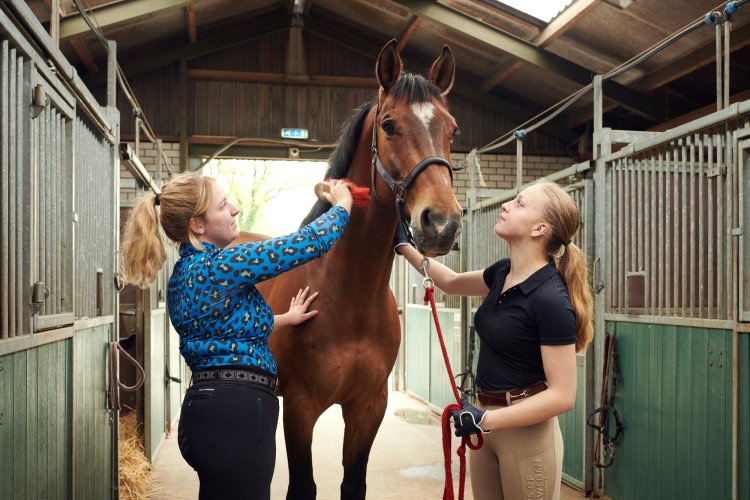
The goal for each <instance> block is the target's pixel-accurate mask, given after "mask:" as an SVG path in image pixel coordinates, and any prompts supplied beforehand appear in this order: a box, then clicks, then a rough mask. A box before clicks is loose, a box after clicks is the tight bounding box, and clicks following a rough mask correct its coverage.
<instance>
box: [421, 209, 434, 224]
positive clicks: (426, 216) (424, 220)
mask: <svg viewBox="0 0 750 500" xmlns="http://www.w3.org/2000/svg"><path fill="white" fill-rule="evenodd" d="M431 214H432V210H430V209H429V208H425V209H424V210H422V214H421V215H420V216H419V222H420V223H421V224H422V227H423V228H428V227H429V228H432V220H430V215H431Z"/></svg>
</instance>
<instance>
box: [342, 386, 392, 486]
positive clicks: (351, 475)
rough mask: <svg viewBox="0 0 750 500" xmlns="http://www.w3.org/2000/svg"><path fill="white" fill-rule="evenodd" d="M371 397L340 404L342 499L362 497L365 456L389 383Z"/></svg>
mask: <svg viewBox="0 0 750 500" xmlns="http://www.w3.org/2000/svg"><path fill="white" fill-rule="evenodd" d="M387 384H388V383H387V382H385V383H383V386H382V388H381V390H380V391H379V392H378V393H377V394H375V396H374V397H373V398H372V399H370V400H366V399H362V400H360V401H357V402H354V403H351V404H347V405H346V406H342V410H343V416H344V423H345V430H344V453H343V456H344V460H343V462H344V480H343V481H342V483H341V498H342V500H364V498H365V493H366V490H367V483H366V478H367V460H368V459H369V457H370V449H371V448H372V443H373V441H375V435H376V434H377V432H378V428H379V427H380V423H381V422H382V421H383V416H384V415H385V407H386V405H387V404H388V386H387Z"/></svg>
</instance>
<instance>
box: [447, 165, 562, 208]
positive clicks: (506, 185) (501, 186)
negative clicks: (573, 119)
mask: <svg viewBox="0 0 750 500" xmlns="http://www.w3.org/2000/svg"><path fill="white" fill-rule="evenodd" d="M466 156H467V155H466V154H465V153H452V154H451V159H452V161H453V163H454V164H461V163H464V161H465V159H466ZM573 163H575V162H574V161H573V160H571V159H570V158H567V157H554V156H524V157H523V182H524V183H526V182H531V181H533V180H534V179H538V178H540V177H544V176H546V175H549V174H551V173H553V172H557V171H558V170H562V169H564V168H567V167H569V166H571V165H573ZM479 167H480V169H481V172H482V178H483V179H484V183H485V184H486V186H485V187H483V186H479V184H478V181H477V185H476V187H477V188H479V189H497V190H501V191H502V190H505V189H512V188H514V187H515V186H516V156H515V155H507V154H500V155H498V154H483V155H479ZM453 185H454V186H455V188H456V197H457V198H458V201H459V203H461V205H464V206H465V205H466V203H467V201H468V199H467V197H466V193H467V191H468V190H469V185H470V180H469V169H468V168H467V169H465V170H464V171H462V172H457V173H456V174H455V176H454V182H453Z"/></svg>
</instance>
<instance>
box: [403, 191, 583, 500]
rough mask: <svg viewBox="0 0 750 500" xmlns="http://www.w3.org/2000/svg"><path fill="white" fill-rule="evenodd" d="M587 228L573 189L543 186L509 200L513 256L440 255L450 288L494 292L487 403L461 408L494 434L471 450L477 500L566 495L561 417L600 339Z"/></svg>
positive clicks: (484, 346)
mask: <svg viewBox="0 0 750 500" xmlns="http://www.w3.org/2000/svg"><path fill="white" fill-rule="evenodd" d="M578 227H579V212H578V207H577V206H576V204H575V202H574V201H573V199H572V198H571V197H570V195H568V193H566V192H565V191H563V190H562V189H561V188H560V187H559V186H557V185H556V184H553V183H549V182H546V183H540V184H535V185H533V186H530V187H528V188H526V189H524V190H523V191H522V192H521V193H520V194H519V195H518V196H517V197H516V198H515V199H514V200H512V201H508V202H506V203H504V204H503V205H502V209H501V211H500V214H499V216H498V218H497V223H496V225H495V228H494V231H495V234H496V235H497V236H499V237H500V238H503V239H504V240H506V241H507V242H508V245H509V247H510V258H509V259H502V260H500V261H498V262H496V263H495V264H493V265H491V266H490V267H488V268H487V269H484V270H480V271H473V272H466V273H455V272H454V271H452V270H451V269H449V268H448V267H446V266H443V265H441V264H440V263H438V262H435V261H433V260H430V267H429V273H430V276H431V277H432V278H433V280H434V281H435V285H436V286H437V287H439V288H440V289H441V290H443V291H444V292H445V293H448V294H452V295H473V296H485V299H484V301H483V302H482V304H481V306H480V307H479V309H478V310H477V312H476V314H475V316H474V325H475V327H476V331H477V333H478V335H479V338H480V349H479V359H478V362H477V375H476V392H477V399H478V402H477V405H476V407H475V406H473V405H471V404H470V403H468V402H464V403H463V408H462V410H457V411H454V412H453V414H452V415H453V419H454V424H455V427H456V435H459V436H465V435H470V434H477V433H480V432H481V433H484V446H483V447H482V448H481V449H479V450H477V451H471V452H470V455H469V460H470V469H471V485H472V491H473V493H474V498H475V499H476V500H484V499H488V500H489V499H492V500H496V499H498V498H500V499H506V500H514V499H522V498H544V499H557V498H559V496H560V480H561V478H562V459H563V442H562V435H561V433H560V427H559V425H558V420H557V416H558V415H560V414H562V413H565V412H567V411H568V410H570V409H571V408H573V406H574V405H575V400H576V352H583V351H584V350H585V349H586V346H587V345H588V343H589V342H590V341H591V338H592V337H593V322H592V316H593V300H592V296H591V291H590V289H589V285H588V277H587V269H586V265H585V260H584V257H583V254H582V253H581V251H580V249H579V248H578V247H576V245H575V244H573V243H572V241H571V240H572V238H573V236H574V235H575V233H576V232H577V231H578ZM396 251H397V252H399V253H401V254H402V255H403V256H404V257H405V258H406V259H407V260H408V261H409V263H410V264H411V265H412V266H414V267H415V268H416V269H420V264H421V261H422V256H421V255H420V254H419V252H417V250H416V249H414V248H413V247H412V246H410V245H409V244H408V243H406V241H405V239H404V238H403V235H397V237H396ZM490 431H491V432H490Z"/></svg>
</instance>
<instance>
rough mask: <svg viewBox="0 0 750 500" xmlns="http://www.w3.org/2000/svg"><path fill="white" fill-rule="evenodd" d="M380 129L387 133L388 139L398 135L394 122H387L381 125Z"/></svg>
mask: <svg viewBox="0 0 750 500" xmlns="http://www.w3.org/2000/svg"><path fill="white" fill-rule="evenodd" d="M380 128H382V129H383V132H385V135H387V136H388V137H393V135H394V134H395V133H396V127H395V126H394V125H393V122H390V121H386V122H383V123H381V124H380Z"/></svg>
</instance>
